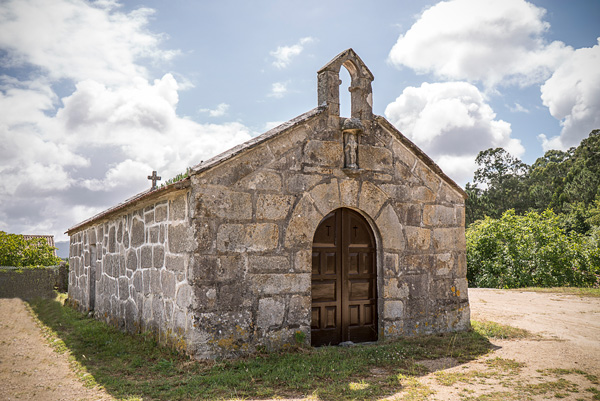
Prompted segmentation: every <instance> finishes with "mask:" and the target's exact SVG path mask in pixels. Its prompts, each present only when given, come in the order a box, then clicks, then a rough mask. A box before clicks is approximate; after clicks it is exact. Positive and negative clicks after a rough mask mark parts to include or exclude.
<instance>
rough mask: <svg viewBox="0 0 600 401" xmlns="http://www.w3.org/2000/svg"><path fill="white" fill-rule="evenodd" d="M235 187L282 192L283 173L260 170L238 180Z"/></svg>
mask: <svg viewBox="0 0 600 401" xmlns="http://www.w3.org/2000/svg"><path fill="white" fill-rule="evenodd" d="M235 187H236V188H240V189H251V190H253V191H256V190H258V191H275V192H281V175H280V174H279V173H276V172H274V171H268V170H259V171H256V172H254V173H253V174H250V175H248V176H246V177H244V178H243V179H241V180H240V181H238V183H237V184H236V185H235Z"/></svg>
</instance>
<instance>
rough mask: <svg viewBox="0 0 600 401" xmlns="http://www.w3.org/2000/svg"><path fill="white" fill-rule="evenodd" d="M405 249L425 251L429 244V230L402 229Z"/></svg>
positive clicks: (409, 227)
mask: <svg viewBox="0 0 600 401" xmlns="http://www.w3.org/2000/svg"><path fill="white" fill-rule="evenodd" d="M404 235H405V237H406V248H407V249H409V250H418V251H426V250H428V249H429V246H430V244H431V230H429V229H427V228H421V227H412V226H406V227H404Z"/></svg>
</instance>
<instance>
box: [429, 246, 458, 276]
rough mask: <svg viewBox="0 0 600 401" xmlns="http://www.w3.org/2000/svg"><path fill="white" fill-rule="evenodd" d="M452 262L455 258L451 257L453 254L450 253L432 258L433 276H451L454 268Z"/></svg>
mask: <svg viewBox="0 0 600 401" xmlns="http://www.w3.org/2000/svg"><path fill="white" fill-rule="evenodd" d="M454 261H455V258H454V256H453V254H452V253H450V252H446V253H440V254H438V255H435V257H434V262H435V275H436V276H447V275H450V274H452V272H453V271H454V266H455V264H454Z"/></svg>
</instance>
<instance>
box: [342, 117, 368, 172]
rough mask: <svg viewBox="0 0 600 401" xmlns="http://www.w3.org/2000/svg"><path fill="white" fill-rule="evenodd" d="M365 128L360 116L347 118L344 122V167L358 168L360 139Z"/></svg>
mask: <svg viewBox="0 0 600 401" xmlns="http://www.w3.org/2000/svg"><path fill="white" fill-rule="evenodd" d="M363 130H364V128H363V125H362V123H361V121H360V120H359V119H358V118H347V119H345V120H344V123H343V124H342V133H343V134H344V135H343V137H344V168H347V169H354V170H358V169H359V166H358V141H359V136H360V134H362V132H363Z"/></svg>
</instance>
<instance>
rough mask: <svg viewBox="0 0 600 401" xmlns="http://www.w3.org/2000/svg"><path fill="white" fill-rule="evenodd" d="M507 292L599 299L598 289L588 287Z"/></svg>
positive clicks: (536, 288) (519, 289) (528, 289)
mask: <svg viewBox="0 0 600 401" xmlns="http://www.w3.org/2000/svg"><path fill="white" fill-rule="evenodd" d="M509 291H533V292H547V293H553V294H568V295H579V296H581V297H594V298H600V288H589V287H549V288H544V287H525V288H512V289H510V290H509Z"/></svg>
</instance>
